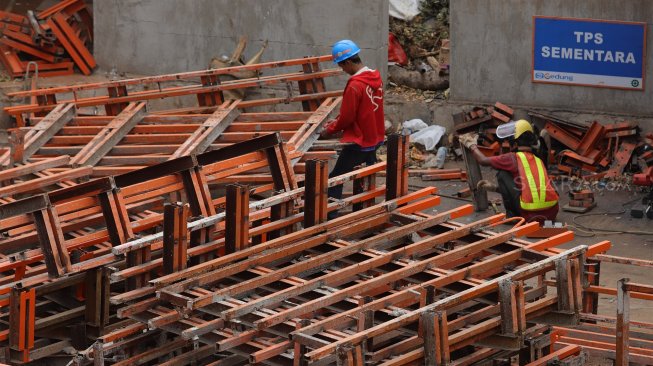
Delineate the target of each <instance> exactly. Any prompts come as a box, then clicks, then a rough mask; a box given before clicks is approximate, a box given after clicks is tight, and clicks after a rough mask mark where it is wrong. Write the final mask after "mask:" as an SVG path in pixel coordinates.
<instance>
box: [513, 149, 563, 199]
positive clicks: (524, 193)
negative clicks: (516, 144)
mask: <svg viewBox="0 0 653 366" xmlns="http://www.w3.org/2000/svg"><path fill="white" fill-rule="evenodd" d="M516 155H517V166H518V168H519V177H520V182H519V183H518V185H521V197H520V198H519V204H520V207H521V208H522V210H526V211H539V210H544V209H547V208H550V207H553V206H555V205H556V204H557V203H558V194H557V193H556V191H555V189H553V186H552V185H551V180H550V179H549V176H548V175H547V174H546V169H544V163H543V162H542V160H540V158H538V157H537V156H535V155H533V154H531V153H523V152H518V153H517V154H516Z"/></svg>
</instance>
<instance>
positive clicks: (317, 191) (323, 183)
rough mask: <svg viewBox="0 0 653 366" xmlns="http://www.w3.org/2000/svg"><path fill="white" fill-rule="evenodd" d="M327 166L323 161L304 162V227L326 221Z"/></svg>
mask: <svg viewBox="0 0 653 366" xmlns="http://www.w3.org/2000/svg"><path fill="white" fill-rule="evenodd" d="M328 179H329V178H328V166H327V164H326V162H325V161H321V160H309V161H307V162H306V179H305V180H304V227H305V228H307V227H311V226H314V225H317V224H321V223H323V222H325V221H326V218H327V212H328V207H327V204H328V196H327V194H328V193H327V192H328V183H329V182H328Z"/></svg>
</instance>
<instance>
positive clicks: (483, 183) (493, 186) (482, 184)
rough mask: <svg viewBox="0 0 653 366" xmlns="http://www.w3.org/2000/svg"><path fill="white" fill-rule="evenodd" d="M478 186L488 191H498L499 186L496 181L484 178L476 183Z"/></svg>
mask: <svg viewBox="0 0 653 366" xmlns="http://www.w3.org/2000/svg"><path fill="white" fill-rule="evenodd" d="M476 188H478V189H484V190H486V191H488V192H496V191H497V190H498V188H499V187H497V186H496V184H494V183H492V182H490V181H488V180H485V179H482V180H479V181H478V183H476Z"/></svg>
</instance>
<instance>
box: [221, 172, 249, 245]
mask: <svg viewBox="0 0 653 366" xmlns="http://www.w3.org/2000/svg"><path fill="white" fill-rule="evenodd" d="M225 211H226V215H227V216H226V220H225V253H226V254H230V253H235V252H237V251H239V250H242V249H245V248H247V247H248V246H249V188H247V186H243V185H240V184H230V185H228V186H227V202H226V210H225Z"/></svg>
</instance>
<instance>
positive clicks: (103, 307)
mask: <svg viewBox="0 0 653 366" xmlns="http://www.w3.org/2000/svg"><path fill="white" fill-rule="evenodd" d="M110 286H111V283H110V281H109V276H108V274H107V272H106V270H105V269H103V268H93V269H91V270H88V271H87V272H86V289H85V290H86V291H85V292H86V309H85V313H84V318H85V320H86V325H87V331H86V333H87V334H89V335H94V336H96V337H97V336H100V335H102V333H103V331H104V327H105V326H106V325H107V324H109V298H110V295H111V294H110Z"/></svg>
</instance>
